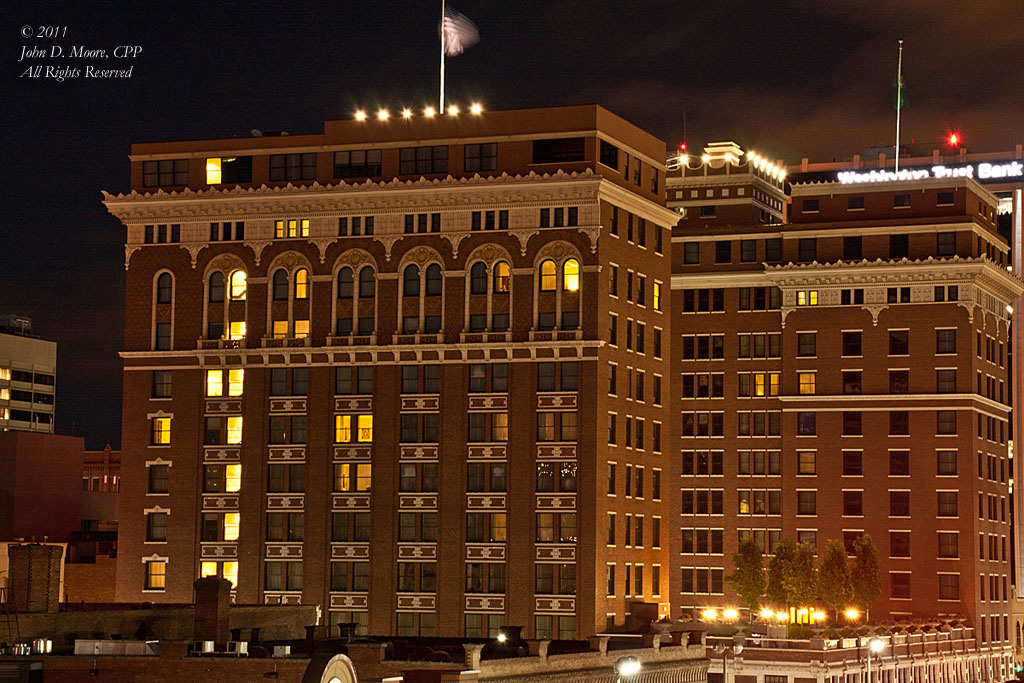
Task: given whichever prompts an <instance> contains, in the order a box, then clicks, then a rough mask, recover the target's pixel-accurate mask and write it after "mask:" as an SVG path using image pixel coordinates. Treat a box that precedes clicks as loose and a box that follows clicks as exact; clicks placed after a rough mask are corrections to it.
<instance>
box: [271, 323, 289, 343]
mask: <svg viewBox="0 0 1024 683" xmlns="http://www.w3.org/2000/svg"><path fill="white" fill-rule="evenodd" d="M273 335H274V339H283V338H285V337H287V336H288V321H287V320H275V321H274V331H273Z"/></svg>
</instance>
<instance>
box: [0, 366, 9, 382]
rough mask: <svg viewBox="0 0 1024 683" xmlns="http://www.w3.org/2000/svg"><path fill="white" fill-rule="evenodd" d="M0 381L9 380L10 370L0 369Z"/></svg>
mask: <svg viewBox="0 0 1024 683" xmlns="http://www.w3.org/2000/svg"><path fill="white" fill-rule="evenodd" d="M0 379H5V380H10V379H11V369H10V368H0Z"/></svg>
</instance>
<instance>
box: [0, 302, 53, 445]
mask: <svg viewBox="0 0 1024 683" xmlns="http://www.w3.org/2000/svg"><path fill="white" fill-rule="evenodd" d="M56 376H57V344H56V342H51V341H46V340H44V339H39V338H38V337H37V336H35V335H34V334H32V321H31V319H29V318H25V317H23V316H18V315H0V431H7V430H19V431H29V432H42V433H45V434H52V433H53V421H54V420H53V415H54V400H53V399H54V389H55V385H56Z"/></svg>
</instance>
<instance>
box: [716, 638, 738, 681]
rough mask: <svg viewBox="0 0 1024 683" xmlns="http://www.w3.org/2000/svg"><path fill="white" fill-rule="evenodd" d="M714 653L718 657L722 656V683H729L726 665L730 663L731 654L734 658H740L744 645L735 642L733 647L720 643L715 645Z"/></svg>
mask: <svg viewBox="0 0 1024 683" xmlns="http://www.w3.org/2000/svg"><path fill="white" fill-rule="evenodd" d="M714 652H715V654H716V655H722V683H727V681H728V678H727V677H726V673H727V672H726V664H727V661H728V657H729V653H730V652H731V653H732V654H733V656H738V655H739V654H740V653H741V652H743V643H740V642H736V641H733V644H732V647H729V646H727V645H726V644H725V643H719V644H718V645H715V647H714Z"/></svg>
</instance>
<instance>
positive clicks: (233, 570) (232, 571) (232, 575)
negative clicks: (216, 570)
mask: <svg viewBox="0 0 1024 683" xmlns="http://www.w3.org/2000/svg"><path fill="white" fill-rule="evenodd" d="M223 568H224V578H225V579H227V580H228V581H230V582H231V587H232V588H236V587H237V586H238V563H237V562H224V563H223Z"/></svg>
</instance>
